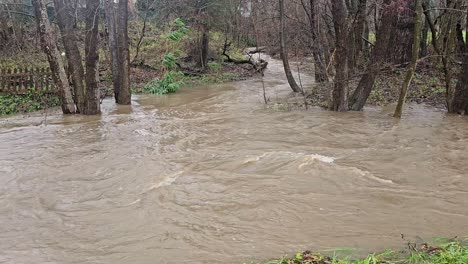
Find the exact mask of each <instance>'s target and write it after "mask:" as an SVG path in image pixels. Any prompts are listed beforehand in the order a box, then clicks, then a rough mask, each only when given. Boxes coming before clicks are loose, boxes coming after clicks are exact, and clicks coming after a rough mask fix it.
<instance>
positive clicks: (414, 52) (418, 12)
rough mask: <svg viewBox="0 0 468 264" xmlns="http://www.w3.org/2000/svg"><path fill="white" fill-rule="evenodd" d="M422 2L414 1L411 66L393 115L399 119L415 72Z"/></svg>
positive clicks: (419, 0) (420, 0)
mask: <svg viewBox="0 0 468 264" xmlns="http://www.w3.org/2000/svg"><path fill="white" fill-rule="evenodd" d="M422 14H423V7H422V0H416V16H415V18H414V20H415V21H414V33H413V49H412V55H411V56H412V59H411V65H410V66H409V69H408V71H407V72H406V76H405V80H404V82H403V86H402V87H401V91H400V97H399V98H398V104H397V107H396V109H395V114H394V115H393V116H394V117H396V118H401V115H402V112H403V106H404V104H405V101H406V95H407V94H408V88H409V86H410V84H411V81H412V80H413V76H414V73H415V72H416V67H417V65H418V59H419V48H420V42H421V29H422V24H423V22H422Z"/></svg>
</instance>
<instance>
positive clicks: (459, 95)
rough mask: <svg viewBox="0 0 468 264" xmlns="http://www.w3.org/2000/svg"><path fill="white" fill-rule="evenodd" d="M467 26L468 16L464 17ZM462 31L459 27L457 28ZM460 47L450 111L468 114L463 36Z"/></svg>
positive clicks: (467, 71) (467, 66)
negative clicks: (458, 65) (461, 54)
mask: <svg viewBox="0 0 468 264" xmlns="http://www.w3.org/2000/svg"><path fill="white" fill-rule="evenodd" d="M466 20H467V21H466V22H467V24H466V25H467V27H468V16H467V18H466ZM458 31H459V32H462V30H461V28H459V29H458ZM459 43H460V49H461V51H462V52H463V67H462V71H461V72H460V77H459V78H458V82H457V86H456V87H455V92H454V96H453V101H452V103H451V107H450V110H451V112H452V113H459V114H461V113H462V112H465V115H468V40H463V37H461V39H459Z"/></svg>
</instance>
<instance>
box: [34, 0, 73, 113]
mask: <svg viewBox="0 0 468 264" xmlns="http://www.w3.org/2000/svg"><path fill="white" fill-rule="evenodd" d="M32 5H33V7H34V13H35V16H36V22H37V31H38V32H39V36H40V39H41V47H42V50H43V51H44V52H45V54H46V55H47V60H48V62H49V65H50V69H51V70H52V73H53V75H52V77H53V80H54V83H55V85H56V86H57V87H58V88H59V89H60V100H61V103H62V112H63V113H64V114H74V113H76V107H75V103H74V101H73V95H72V90H71V88H70V85H69V83H68V78H67V74H66V72H65V68H64V66H63V61H62V58H61V55H60V51H59V50H58V47H57V43H56V42H55V41H56V37H55V35H54V33H53V32H52V29H51V26H50V22H49V17H48V16H47V9H46V6H45V5H44V3H43V2H42V0H32Z"/></svg>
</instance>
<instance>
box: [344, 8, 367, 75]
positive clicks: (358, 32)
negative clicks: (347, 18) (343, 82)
mask: <svg viewBox="0 0 468 264" xmlns="http://www.w3.org/2000/svg"><path fill="white" fill-rule="evenodd" d="M354 2H359V3H355V4H353V6H354V5H355V6H357V9H356V10H355V12H354V17H353V29H352V31H351V32H350V33H349V41H350V43H349V45H348V46H349V47H348V64H349V73H350V74H354V72H355V71H356V68H357V66H358V60H359V57H360V56H361V54H362V51H363V48H364V44H363V43H364V41H363V40H362V37H363V35H364V27H365V24H366V15H367V0H359V1H357V0H354Z"/></svg>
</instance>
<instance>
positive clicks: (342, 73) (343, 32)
mask: <svg viewBox="0 0 468 264" xmlns="http://www.w3.org/2000/svg"><path fill="white" fill-rule="evenodd" d="M332 14H333V24H334V27H335V46H336V47H335V49H336V50H335V60H334V61H335V68H336V74H335V80H334V81H335V84H334V88H333V93H332V99H331V104H330V110H333V111H338V112H344V111H348V86H349V84H348V46H347V45H348V35H349V32H348V26H347V17H348V10H347V8H346V4H345V2H344V0H334V1H333V3H332Z"/></svg>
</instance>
